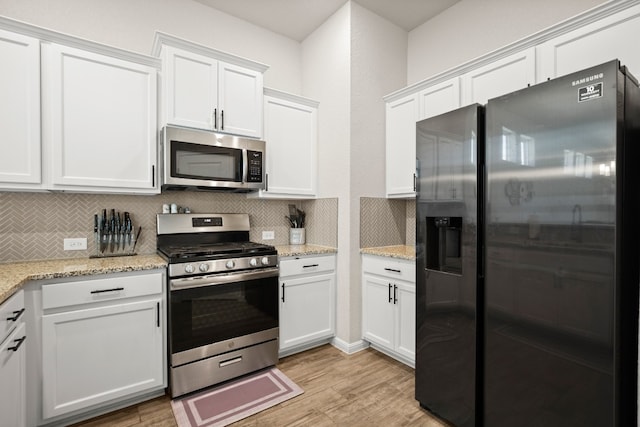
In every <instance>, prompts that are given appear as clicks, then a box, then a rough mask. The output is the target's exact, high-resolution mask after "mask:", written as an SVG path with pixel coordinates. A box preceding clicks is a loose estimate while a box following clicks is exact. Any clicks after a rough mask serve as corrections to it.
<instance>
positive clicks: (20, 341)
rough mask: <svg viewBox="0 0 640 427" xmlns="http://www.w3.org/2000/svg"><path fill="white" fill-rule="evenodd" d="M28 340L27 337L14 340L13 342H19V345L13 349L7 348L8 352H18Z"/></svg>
mask: <svg viewBox="0 0 640 427" xmlns="http://www.w3.org/2000/svg"><path fill="white" fill-rule="evenodd" d="M26 339H27V337H26V336H24V337H22V338H18V339H17V340H13V342H17V343H18V344H16V345H14V346H13V347H7V350H8V351H18V349H19V348H20V346H21V345H22V343H23V342H24V340H26Z"/></svg>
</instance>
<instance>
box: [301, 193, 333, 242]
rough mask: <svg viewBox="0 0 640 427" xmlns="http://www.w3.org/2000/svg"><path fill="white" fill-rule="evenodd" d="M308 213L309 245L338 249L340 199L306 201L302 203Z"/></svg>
mask: <svg viewBox="0 0 640 427" xmlns="http://www.w3.org/2000/svg"><path fill="white" fill-rule="evenodd" d="M301 209H302V210H303V211H305V213H306V215H307V216H306V222H307V224H309V225H311V224H316V225H314V226H309V227H308V229H307V230H306V234H307V236H306V239H307V243H315V244H317V245H322V246H331V247H333V248H337V247H338V233H337V230H338V199H318V200H306V201H304V202H302V208H301Z"/></svg>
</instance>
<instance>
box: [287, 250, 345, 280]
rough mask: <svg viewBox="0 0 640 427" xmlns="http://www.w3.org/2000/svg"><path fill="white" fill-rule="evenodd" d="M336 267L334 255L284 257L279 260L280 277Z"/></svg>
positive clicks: (324, 270) (330, 269) (329, 269)
mask: <svg viewBox="0 0 640 427" xmlns="http://www.w3.org/2000/svg"><path fill="white" fill-rule="evenodd" d="M335 269H336V257H335V256H334V255H326V256H311V257H302V258H285V259H283V260H280V277H286V276H296V275H298V274H310V273H320V272H326V271H333V270H335Z"/></svg>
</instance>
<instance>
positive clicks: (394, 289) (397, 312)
mask: <svg viewBox="0 0 640 427" xmlns="http://www.w3.org/2000/svg"><path fill="white" fill-rule="evenodd" d="M415 324H416V286H415V262H414V261H409V260H402V259H395V258H388V257H381V256H375V255H363V256H362V331H363V338H364V339H365V340H366V341H368V342H369V343H371V345H372V346H373V347H374V348H376V349H378V350H381V351H383V352H384V353H386V354H388V355H389V356H391V357H394V358H396V359H398V360H400V361H402V362H404V363H406V364H408V365H410V366H414V364H415V351H416V350H415V348H416V345H415Z"/></svg>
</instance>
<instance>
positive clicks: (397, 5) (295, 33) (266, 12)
mask: <svg viewBox="0 0 640 427" xmlns="http://www.w3.org/2000/svg"><path fill="white" fill-rule="evenodd" d="M195 1H197V2H198V3H202V4H204V5H206V6H210V7H213V8H215V9H218V10H220V11H222V12H225V13H228V14H229V15H232V16H235V17H236V18H240V19H243V20H245V21H248V22H251V23H252V24H255V25H258V26H260V27H263V28H267V29H269V30H271V31H273V32H275V33H278V34H282V35H284V36H286V37H289V38H292V39H294V40H297V41H302V40H304V39H305V38H306V37H307V36H308V35H309V34H311V33H312V32H313V31H315V30H316V29H317V28H318V27H319V26H320V25H321V24H322V23H323V22H324V21H326V20H327V18H329V17H330V16H331V15H333V14H334V13H335V12H336V11H337V10H338V9H340V7H342V6H343V5H344V4H345V3H346V2H347V0H195ZM458 1H460V0H393V1H389V0H355V2H356V3H358V4H360V5H361V6H363V7H365V8H367V9H369V10H370V11H372V12H375V13H376V14H378V15H380V16H382V17H383V18H385V19H387V20H389V21H391V22H393V23H394V24H396V25H397V26H399V27H401V28H403V29H404V30H406V31H411V30H413V29H414V28H416V27H417V26H419V25H420V24H422V23H424V22H426V21H427V20H429V19H430V18H431V17H433V16H435V15H437V14H439V13H440V12H442V11H443V10H445V9H447V8H449V7H451V6H453V5H454V4H455V3H457V2H458Z"/></svg>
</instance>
